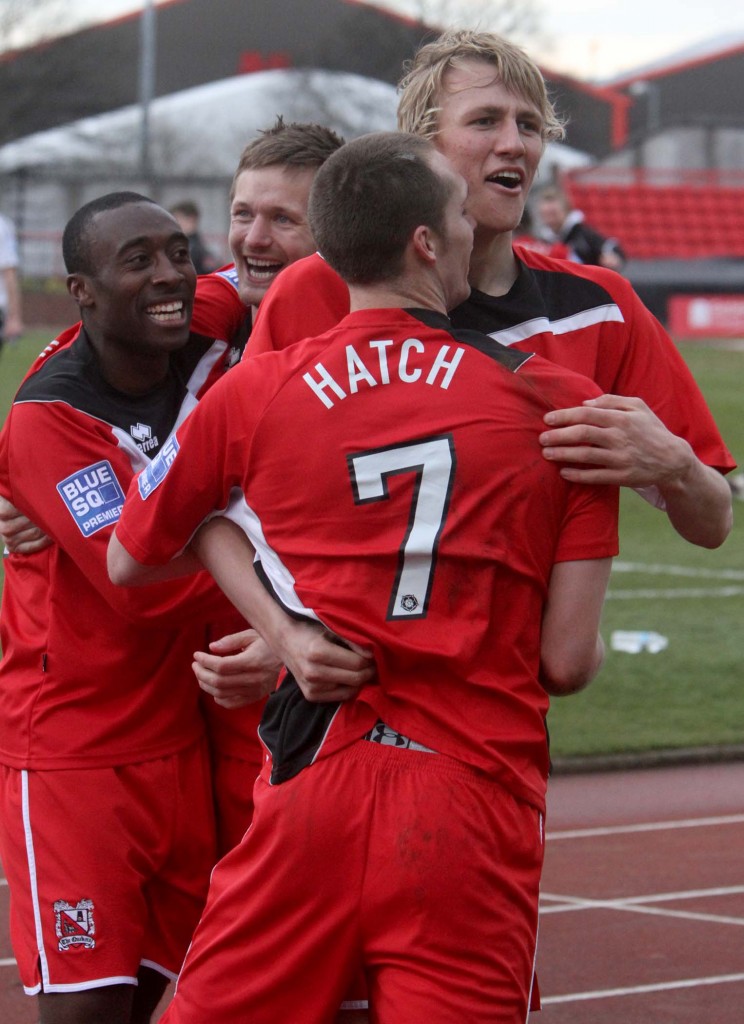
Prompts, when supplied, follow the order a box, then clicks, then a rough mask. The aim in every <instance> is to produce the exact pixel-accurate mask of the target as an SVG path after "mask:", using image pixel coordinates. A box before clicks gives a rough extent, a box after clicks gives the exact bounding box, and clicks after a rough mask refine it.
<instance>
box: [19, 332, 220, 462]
mask: <svg viewBox="0 0 744 1024" xmlns="http://www.w3.org/2000/svg"><path fill="white" fill-rule="evenodd" d="M212 344H213V340H212V339H211V338H205V337H202V336H201V335H198V334H192V335H191V336H190V339H189V341H188V342H187V343H186V345H185V346H184V348H183V349H181V350H179V351H178V352H174V353H172V354H171V357H170V359H171V363H170V365H171V372H170V373H169V374H168V375H167V377H166V379H165V380H164V381H163V382H162V383H161V384H158V385H157V386H156V387H154V388H151V389H150V390H149V391H147V392H145V393H144V394H142V395H131V394H125V393H123V392H121V391H118V390H117V389H116V388H113V387H111V385H110V384H109V383H108V382H107V381H106V380H105V379H104V377H103V376H102V374H101V371H100V368H99V366H98V360H97V358H96V354H95V351H94V349H93V347H92V346H91V344H90V341H89V339H88V336H87V334H86V333H85V330H84V329H82V328H81V330H80V334H79V335H78V337H77V338H76V339H75V340H74V341H73V342H72V343H71V344H70V345H68V346H67V347H65V348H63V349H61V350H60V351H59V352H56V353H55V354H54V355H52V356H50V357H49V359H47V361H46V362H45V363H44V364H43V365H42V366H41V368H40V369H39V370H38V371H37V372H36V373H34V374H33V375H32V376H31V377H29V378H28V379H27V380H26V381H24V383H23V384H22V385H21V387H20V389H19V391H18V393H17V395H16V397H15V399H14V404H17V403H23V402H64V403H65V404H66V405H69V406H71V407H72V408H73V409H78V410H79V411H80V412H83V413H85V414H86V415H88V416H91V417H93V418H95V419H97V420H101V421H102V422H103V423H108V424H109V425H110V426H112V427H118V428H120V429H121V430H123V431H124V432H126V433H127V434H130V433H131V430H132V427H136V426H137V424H146V425H147V427H149V429H150V431H151V435H152V440H151V441H150V443H149V444H148V446H147V454H148V456H149V457H150V458H152V457H154V456H155V455H156V454H157V452H158V450H159V447H160V444H162V443H163V442H164V441H165V440H166V439H167V437H168V436H169V435H170V433H171V432H172V430H173V428H174V426H175V424H176V422H177V419H178V416H179V413H180V411H181V406H182V405H183V401H184V398H185V397H186V394H187V383H188V380H189V378H190V377H191V375H192V373H193V372H194V370H195V369H196V367H197V365H198V363H199V360H200V359H201V358H202V357H203V355H204V353H205V352H207V351H208V350H209V348H210V347H211V345H212ZM135 443H136V441H135Z"/></svg>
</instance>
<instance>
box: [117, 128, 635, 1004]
mask: <svg viewBox="0 0 744 1024" xmlns="http://www.w3.org/2000/svg"><path fill="white" fill-rule="evenodd" d="M466 199H467V186H466V184H465V181H464V179H463V178H462V177H461V176H460V175H458V174H456V173H455V172H454V171H453V170H452V169H451V167H450V165H449V164H448V162H447V161H446V159H445V158H444V157H442V156H441V154H439V153H437V152H436V150H435V149H434V148H433V147H432V146H431V144H430V143H428V142H427V141H425V140H423V139H420V138H417V137H415V136H409V135H406V134H403V133H383V134H382V135H379V136H369V137H365V138H363V139H358V140H356V141H354V142H352V143H349V144H348V145H347V146H345V147H343V148H342V149H341V150H339V151H338V152H337V153H336V154H334V156H332V157H331V158H329V160H328V161H327V162H326V163H325V164H324V166H323V167H322V168H321V170H320V171H319V172H318V174H317V177H316V181H315V184H314V186H313V192H312V194H311V204H310V219H311V224H312V227H313V232H314V235H315V237H316V238H317V240H318V242H319V244H320V246H321V249H322V250H323V252H324V253H325V254H326V255H327V258H328V259H329V261H330V262H331V264H332V265H333V266H334V267H335V268H336V270H337V271H338V272H339V273H341V275H342V276H343V277H344V279H345V280H346V281H347V282H348V283H349V286H350V289H351V310H352V311H351V313H350V314H349V315H348V316H347V317H346V318H344V319H343V320H342V321H341V323H340V324H339V325H338V326H337V327H336V328H334V329H332V330H330V331H328V332H327V333H326V334H324V335H322V336H320V337H319V338H314V339H308V340H306V341H303V342H299V343H297V344H296V345H293V346H291V347H289V348H288V349H286V350H285V351H283V352H280V353H274V354H267V355H265V356H261V357H257V358H255V359H248V360H245V361H243V362H242V363H241V364H240V366H238V367H236V368H235V369H234V370H233V371H231V373H230V374H228V375H227V376H226V377H225V378H224V380H223V381H221V382H219V383H218V384H217V385H216V386H215V388H213V389H212V391H211V392H210V394H209V395H208V396H206V397H205V399H204V400H203V402H202V403H201V404H200V406H199V407H198V408H197V409H196V410H195V411H194V413H193V414H192V416H191V417H190V418H189V421H188V422H187V423H186V424H185V426H184V428H183V429H182V430H179V431H178V433H177V435H176V438H175V439H174V445H173V450H172V451H173V458H172V459H170V458H169V459H167V460H166V459H165V458H162V459H160V460H158V461H157V462H156V463H154V464H153V465H152V467H150V468H149V469H148V470H146V471H145V472H144V473H143V474H141V475H140V477H139V478H138V480H137V481H136V482H134V483H133V485H132V487H131V489H130V491H129V494H128V497H127V501H126V503H125V509H124V512H123V515H122V518H121V519H120V520H119V523H118V524H117V529H116V532H115V535H114V537H113V538H112V541H111V546H110V550H109V568H110V571H111V573H112V578H113V579H115V580H116V581H117V582H120V583H132V582H145V581H147V580H148V579H151V578H154V577H157V576H159V575H160V573H161V572H163V571H164V572H165V573H166V574H167V573H168V572H178V571H181V567H182V565H184V564H185V566H186V567H188V565H189V558H190V556H189V555H188V554H187V555H186V556H185V558H184V560H179V558H178V555H179V553H180V552H182V551H183V549H184V548H185V547H186V546H187V545H188V544H189V542H190V540H191V538H192V536H193V535H194V532H195V531H196V530H198V529H199V527H200V526H201V524H203V523H205V522H206V521H207V520H210V519H211V518H212V516H213V513H214V512H215V511H222V512H224V513H225V514H226V515H227V517H228V518H229V519H231V520H233V522H232V523H228V524H224V523H222V522H220V521H217V522H215V524H214V525H213V526H209V527H207V530H208V531H209V530H214V531H215V533H217V531H220V533H219V535H220V536H222V537H223V539H222V540H221V541H220V542H219V544H217V545H216V551H215V548H214V547H212V546H211V545H209V544H208V545H207V547H204V546H203V544H202V542H201V538H200V536H199V537H197V541H196V545H197V549H198V550H200V551H201V553H202V554H203V555H205V557H207V559H208V561H209V564H210V568H211V570H212V571H213V572H214V573H215V574H216V575H217V578H218V579H219V580H220V582H221V584H222V585H223V586H225V588H226V590H227V592H228V594H229V595H230V597H231V599H232V600H233V601H234V602H235V603H236V604H237V605H238V607H241V610H243V611H244V612H245V613H250V615H251V616H253V615H254V614H255V612H254V608H253V603H252V591H253V585H252V583H251V582H250V579H251V578H250V577H249V576H247V575H246V573H245V571H244V570H243V568H242V567H241V562H242V564H243V565H247V564H249V563H248V562H247V561H246V559H247V557H249V556H247V555H246V554H245V553H244V548H243V544H244V540H245V537H246V536H247V537H249V538H250V541H251V544H252V546H253V548H255V550H256V552H257V553H258V557H259V560H260V572H261V574H262V575H263V576H264V577H265V579H266V580H267V582H268V584H269V585H270V587H271V589H272V591H273V592H274V594H275V595H276V598H277V600H278V601H279V602H280V603H281V604H282V605H283V606H284V607H285V608H286V609H288V610H289V611H291V612H292V613H293V614H294V615H297V616H300V617H302V618H304V619H306V620H308V621H309V622H317V623H319V624H321V625H322V626H323V627H324V628H326V629H328V630H329V631H330V632H331V633H332V634H334V635H338V636H339V637H343V638H345V639H347V640H351V641H354V642H355V643H357V644H359V645H360V646H362V647H365V648H370V649H372V650H373V651H374V654H375V662H376V665H377V671H378V682H377V684H376V685H368V686H364V687H363V688H362V689H361V690H360V692H359V695H358V696H357V697H356V698H354V699H352V700H351V701H348V702H346V703H344V704H336V705H328V704H326V705H319V704H311V703H310V702H308V701H307V700H306V699H305V698H304V697H303V696H302V694H301V692H300V691H299V690H298V688H297V686H296V685H295V683H294V681H293V679H292V677H291V675H288V676H287V677H286V678H285V679H284V681H283V683H282V685H281V686H280V688H279V690H278V691H277V692H276V693H275V694H274V695H272V696H271V697H270V699H269V704H268V706H267V711H266V713H265V715H264V719H263V721H262V725H261V736H262V739H263V741H264V743H265V744H266V746H267V750H268V751H269V752H270V753H269V754H268V755H267V763H266V765H265V767H264V770H263V772H262V775H261V778H260V779H259V782H258V783H257V788H256V811H255V815H254V820H253V823H252V826H251V828H250V829H249V831H248V833H247V834H246V836H245V837H244V839H243V840H242V842H241V843H240V845H239V846H238V847H236V848H235V849H234V850H233V851H232V852H231V853H230V854H228V855H227V856H226V857H225V858H224V859H223V860H222V861H221V862H220V864H219V865H218V866H217V868H216V869H215V872H214V875H213V879H212V886H211V892H210V898H209V901H208V904H207V909H206V911H205V914H204V916H203V918H202V921H201V922H200V925H199V927H198V928H197V931H196V934H195V937H194V941H193V943H192V947H191V950H190V953H189V956H188V957H187V960H186V964H185V966H184V970H183V973H182V974H181V977H180V979H179V984H178V988H177V990H176V994H175V997H174V1001H173V1003H172V1004H171V1006H170V1008H169V1010H168V1011H167V1012H166V1017H165V1018H164V1019H165V1020H167V1021H168V1022H169V1024H186V1022H188V1024H197V1022H198V1024H202V1022H203V1021H205V1020H209V1021H210V1022H212V1024H228V1022H229V1024H233V1022H234V1021H236V1020H251V1021H252V1022H253V1024H275V1022H276V1021H279V1020H292V1021H297V1022H303V1024H321V1022H323V1021H327V1020H328V1019H330V1018H331V1017H332V1015H333V1013H334V1011H335V1008H336V1007H337V1006H338V1004H339V1000H340V998H341V997H342V996H343V994H344V992H345V991H346V988H347V986H348V984H349V982H350V980H351V978H352V977H353V976H354V974H355V972H356V971H357V970H358V969H359V968H360V967H362V968H364V970H365V971H366V973H367V977H368V980H369V984H370V995H371V1000H372V1005H373V1006H374V1008H375V1010H374V1012H375V1016H376V1019H377V1020H379V1021H380V1022H383V1024H393V1022H396V1024H397V1022H399V1021H401V1020H424V1019H426V1020H428V1021H430V1022H431V1024H445V1022H446V1024H451V1021H453V1020H458V1021H459V1020H468V1021H472V1022H474V1024H477V1022H481V1021H482V1022H484V1024H485V1022H486V1021H488V1022H494V1021H498V1022H499V1024H507V1022H508V1024H517V1022H522V1021H524V1019H525V1017H526V1014H527V1007H528V1004H529V998H530V988H531V984H532V977H533V960H534V952H535V939H536V928H537V903H538V884H539V877H540V871H541V865H542V856H543V832H542V823H543V813H544V797H545V787H546V782H547V771H548V753H547V739H546V734H545V728H544V717H545V713H546V711H547V706H548V700H549V698H548V693H549V692H552V693H568V692H573V691H574V690H576V689H579V688H581V687H582V686H584V685H586V684H587V683H588V682H589V681H590V680H591V678H592V677H593V675H594V674H595V672H596V671H597V669H598V668H599V665H600V663H601V660H602V653H603V647H602V641H601V638H600V637H599V634H598V626H599V617H600V612H601V607H602V601H603V597H604V591H605V587H606V582H607V578H608V575H609V567H610V561H611V556H612V555H613V554H614V553H616V550H617V491H616V489H615V488H611V487H593V486H585V485H582V484H574V483H571V482H568V481H566V480H564V479H562V477H561V475H560V473H559V471H558V469H557V468H556V467H555V466H551V465H550V464H547V463H546V462H545V460H544V459H543V458H542V457H541V452H540V444H539V440H538V437H539V433H540V424H541V422H542V417H543V415H544V413H545V411H546V410H547V409H552V408H558V407H561V406H566V405H573V404H576V403H577V402H581V400H582V399H584V398H587V397H591V396H593V395H596V394H597V389H596V387H595V386H594V385H592V384H591V382H589V381H587V380H586V379H585V378H583V377H580V376H578V375H575V374H572V373H571V372H569V371H566V370H563V369H562V368H559V367H557V366H555V364H553V363H550V362H548V361H547V360H543V359H541V358H540V357H537V356H531V355H528V354H525V353H515V352H509V351H508V350H506V349H504V348H502V347H501V346H497V345H493V343H492V342H490V341H489V339H488V338H487V337H485V336H483V335H481V334H480V333H478V332H475V331H460V330H457V329H455V328H453V327H452V325H451V324H450V322H449V320H448V319H447V316H446V310H447V309H448V308H451V307H452V306H455V305H457V303H458V302H459V301H461V300H462V299H464V298H465V297H466V296H467V294H468V291H469V285H468V282H467V272H468V269H467V268H468V257H469V255H470V250H471V246H472V239H473V220H472V218H471V216H470V215H469V213H468V212H467V209H466ZM246 395H250V401H246V400H245V396H246ZM195 473H196V474H198V476H199V479H200V481H201V486H200V487H199V489H198V491H195V489H194V488H193V486H191V485H190V481H191V480H193V476H194V474H195ZM225 531H228V537H229V539H224V533H225ZM233 546H235V548H236V552H235V553H234V551H233ZM210 550H211V551H212V555H214V558H212V555H210V553H209V552H210ZM171 560H173V561H171ZM160 566H165V569H164V570H161V569H160V568H159V567H160ZM267 616H268V617H264V612H263V611H262V612H259V613H258V618H257V619H256V620H255V621H256V622H257V625H258V626H259V629H265V630H266V632H267V634H269V635H271V634H272V631H273V629H274V627H273V624H272V622H271V621H270V619H271V615H270V614H269V613H267ZM272 642H273V641H272ZM246 965H252V966H251V967H248V969H247V968H246ZM252 967H255V969H252ZM226 978H228V979H229V983H225V979H226Z"/></svg>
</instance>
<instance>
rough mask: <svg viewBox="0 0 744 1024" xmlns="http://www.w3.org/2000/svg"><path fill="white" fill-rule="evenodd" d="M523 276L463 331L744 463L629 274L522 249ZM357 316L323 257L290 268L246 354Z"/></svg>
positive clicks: (716, 458)
mask: <svg viewBox="0 0 744 1024" xmlns="http://www.w3.org/2000/svg"><path fill="white" fill-rule="evenodd" d="M515 253H516V255H517V258H518V260H519V276H518V278H517V280H516V281H515V283H514V285H513V286H512V288H511V289H510V291H509V292H508V293H507V294H506V295H500V296H498V297H493V296H489V295H485V294H484V293H482V292H478V291H473V293H472V294H471V296H470V298H469V299H467V300H466V301H465V302H464V303H462V305H461V306H458V308H457V309H455V310H453V311H452V313H451V320H452V323H453V325H454V326H455V327H466V328H473V329H475V330H478V331H482V332H483V333H484V334H488V335H489V336H490V337H492V338H494V339H495V340H496V341H498V342H500V343H501V344H502V345H506V346H508V347H512V348H516V349H519V350H521V351H523V352H537V353H539V354H540V355H542V356H545V357H546V358H547V359H550V360H551V361H552V362H555V363H558V365H560V366H565V367H568V369H571V370H575V371H576V372H577V373H583V374H584V375H585V376H587V377H589V378H591V380H593V381H594V382H595V383H596V384H597V385H598V386H599V388H600V389H601V390H602V391H603V392H605V393H610V394H617V395H628V396H632V397H637V398H642V399H643V401H644V402H646V404H647V405H648V406H649V407H650V408H651V409H652V410H653V411H654V412H655V413H656V415H657V416H658V417H659V418H660V419H661V420H662V421H663V422H664V424H665V425H666V426H667V428H668V429H669V430H670V431H671V432H672V433H673V434H676V435H677V436H678V437H683V438H685V439H686V440H687V441H689V443H690V444H691V445H692V447H693V449H694V451H695V453H696V455H697V456H698V458H699V459H700V460H701V461H702V462H704V463H705V464H706V465H709V466H714V467H715V468H716V469H719V470H721V471H722V472H729V471H730V470H731V469H733V468H734V467H735V465H736V463H735V461H734V459H733V457H732V456H731V453H730V452H729V451H728V449H727V448H726V446H725V444H724V443H723V440H722V438H721V435H720V433H719V431H718V428H717V427H716V424H715V422H714V420H713V417H712V416H711V413H710V410H709V409H708V406H707V404H706V402H705V399H704V398H703V396H702V394H701V392H700V389H699V388H698V386H697V384H696V382H695V380H694V378H693V376H692V374H691V373H690V371H689V369H688V367H687V365H686V363H685V361H684V360H683V359H682V356H681V355H680V353H679V351H678V350H677V348H676V346H675V345H674V343H673V341H672V340H671V338H670V337H669V335H668V334H667V333H666V331H665V330H664V328H663V327H662V326H661V324H660V323H659V322H658V320H656V318H655V317H654V316H653V315H652V314H651V313H650V312H649V310H648V309H647V308H646V307H645V306H644V305H643V303H642V302H641V300H640V299H639V298H638V295H637V294H636V293H635V292H634V290H633V288H632V287H631V285H630V283H629V282H628V281H627V280H626V279H625V278H624V277H622V276H621V275H620V274H616V273H614V272H613V271H611V270H605V269H603V268H600V267H589V266H583V265H579V264H577V263H569V262H567V261H564V260H556V259H553V258H551V257H548V256H545V255H543V254H541V253H538V252H534V251H531V250H528V249H522V248H516V249H515ZM348 311H349V295H348V289H347V287H346V285H345V283H344V282H343V281H342V280H341V278H340V277H339V276H338V274H336V272H335V271H334V270H332V269H331V267H329V266H328V264H327V263H326V262H325V260H323V259H322V258H321V257H320V256H319V255H318V254H316V255H314V256H309V257H307V258H306V259H304V260H298V262H297V263H294V264H292V265H291V266H290V267H287V268H286V269H285V270H284V271H282V273H281V274H280V275H279V277H278V278H277V280H276V281H275V282H274V284H273V285H272V287H271V288H270V289H269V291H268V292H267V294H266V297H265V298H264V300H263V301H262V303H261V307H260V312H259V315H258V317H257V318H256V323H255V324H254V327H253V332H252V335H251V339H250V341H249V343H248V345H247V346H246V349H245V356H246V357H247V356H249V355H251V354H254V353H258V352H263V351H267V350H271V349H281V348H285V347H286V346H287V345H291V344H293V343H294V342H296V341H298V340H299V339H300V338H303V337H306V336H308V335H309V334H310V333H312V331H310V330H308V329H306V327H305V324H308V325H312V326H313V327H314V329H315V332H316V333H321V332H322V331H325V330H328V328H329V327H331V326H333V325H334V324H336V323H338V322H339V320H340V319H341V318H342V317H343V316H345V315H346V314H347V313H348Z"/></svg>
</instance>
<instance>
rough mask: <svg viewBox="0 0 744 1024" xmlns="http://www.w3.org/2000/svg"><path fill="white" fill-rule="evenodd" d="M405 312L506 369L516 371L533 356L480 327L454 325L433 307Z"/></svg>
mask: <svg viewBox="0 0 744 1024" xmlns="http://www.w3.org/2000/svg"><path fill="white" fill-rule="evenodd" d="M404 312H406V313H408V315H409V316H413V317H415V318H416V319H417V320H420V321H421V323H422V324H426V326H427V327H435V328H437V329H438V330H441V331H446V332H447V334H449V335H450V336H451V337H452V339H453V340H454V341H457V342H459V343H460V344H461V345H468V346H469V347H470V348H477V349H478V351H479V352H482V353H483V354H484V355H486V356H489V357H490V358H491V359H493V360H495V361H496V362H497V363H501V365H502V366H503V367H504V368H505V369H507V370H511V371H512V373H516V371H517V370H518V369H519V367H520V366H522V364H523V363H525V362H526V361H527V360H528V359H529V358H530V356H531V353H530V352H519V351H517V350H515V349H510V348H507V347H506V346H505V345H500V344H499V342H497V341H494V340H493V338H489V337H488V335H487V334H485V333H484V332H483V331H481V330H480V329H478V328H475V329H470V328H469V327H467V326H465V327H453V326H452V323H451V322H450V320H449V317H446V316H445V315H444V313H436V312H435V311H434V310H432V309H406V310H405V311H404Z"/></svg>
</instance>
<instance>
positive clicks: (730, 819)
mask: <svg viewBox="0 0 744 1024" xmlns="http://www.w3.org/2000/svg"><path fill="white" fill-rule="evenodd" d="M742 823H744V814H725V815H721V816H720V817H717V818H681V819H679V820H678V821H647V822H642V823H639V824H637V825H607V826H603V827H601V828H574V829H565V830H563V831H561V832H548V833H547V834H546V839H547V840H553V841H555V840H558V839H592V838H594V837H595V836H618V835H623V834H624V833H631V832H663V831H665V830H667V829H678V828H715V827H716V826H718V825H741V824H742Z"/></svg>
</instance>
